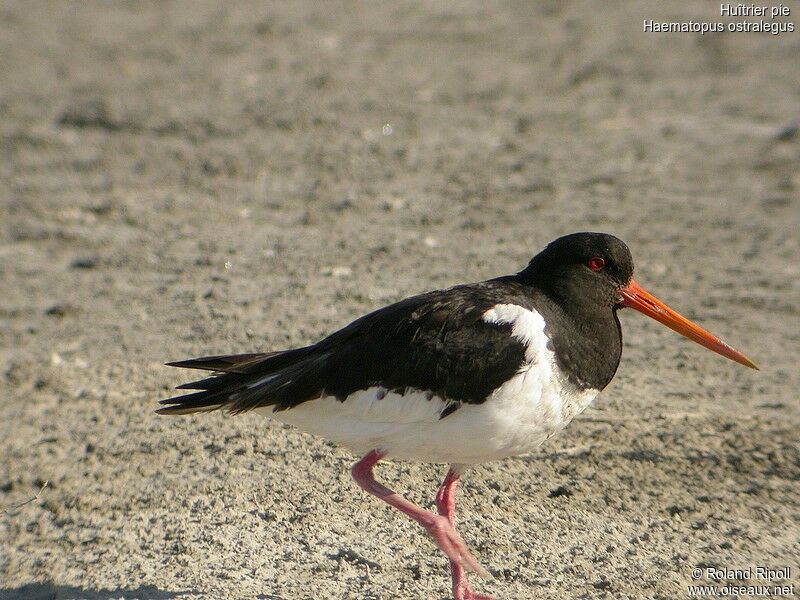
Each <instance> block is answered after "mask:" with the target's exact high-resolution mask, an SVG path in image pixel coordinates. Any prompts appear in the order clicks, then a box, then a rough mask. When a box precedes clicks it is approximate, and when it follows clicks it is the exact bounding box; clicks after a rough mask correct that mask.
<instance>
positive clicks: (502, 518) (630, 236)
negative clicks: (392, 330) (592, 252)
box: [0, 1, 800, 600]
mask: <svg viewBox="0 0 800 600" xmlns="http://www.w3.org/2000/svg"><path fill="white" fill-rule="evenodd" d="M789 4H790V5H791V4H792V3H789ZM323 6H324V9H320V8H319V4H318V3H315V2H299V1H292V2H290V3H289V2H287V3H276V4H270V3H260V2H252V3H237V4H236V5H235V6H233V5H231V6H229V7H228V8H220V7H219V4H218V3H215V2H202V3H201V2H191V3H189V2H186V3H181V2H167V3H162V2H142V3H134V2H82V3H66V2H22V1H19V2H3V3H2V5H0V211H2V212H0V216H1V218H0V225H2V229H0V236H2V237H1V238H0V281H2V293H1V294H0V319H1V323H2V325H1V326H0V363H1V364H0V367H2V370H1V371H0V508H4V509H5V512H3V513H2V514H0V598H2V599H3V600H11V599H14V600H17V599H22V598H25V599H38V600H43V599H58V600H65V599H76V598H88V599H101V598H102V599H106V598H128V599H130V598H142V599H168V598H182V599H183V598H186V599H193V598H260V599H264V600H278V599H284V600H294V599H305V598H313V599H316V598H337V599H338V598H347V599H354V600H355V599H378V598H382V599H405V598H408V599H418V598H425V599H427V598H432V599H443V598H447V597H448V591H449V589H448V588H449V579H448V570H447V565H446V563H445V561H444V560H443V558H442V557H441V556H440V555H439V554H438V553H437V552H435V550H434V548H433V545H432V543H431V542H430V541H429V540H428V539H426V538H425V537H424V536H423V535H422V534H421V533H420V531H418V529H417V528H416V527H415V526H414V525H413V524H411V523H410V522H408V521H406V520H405V519H404V518H403V517H402V516H399V515H397V514H395V513H393V512H391V511H390V510H388V509H387V508H385V507H384V506H382V505H381V504H380V503H378V502H377V501H375V500H374V499H372V498H370V497H367V496H366V495H365V494H363V493H362V492H361V491H360V490H359V489H358V488H357V487H356V485H355V484H354V483H353V482H352V481H351V480H350V478H349V473H348V467H349V465H350V463H351V462H352V461H353V456H351V455H349V454H348V453H347V452H346V451H344V450H341V449H337V448H335V447H333V446H331V445H329V444H328V443H326V442H325V441H321V440H318V439H313V438H311V437H309V436H307V435H305V434H302V433H299V432H297V431H294V430H292V429H289V428H286V427H283V426H280V425H277V424H273V423H270V422H268V421H266V420H264V419H263V418H260V417H258V416H256V415H244V416H240V417H236V418H230V417H227V416H226V415H223V414H212V415H206V416H199V417H192V418H177V419H176V418H173V419H168V418H164V417H158V416H156V415H155V414H154V413H153V409H154V406H155V402H156V401H157V400H158V399H160V398H163V397H165V396H167V395H168V394H169V389H170V387H171V386H173V385H176V384H178V383H181V382H183V381H186V380H187V378H188V376H189V374H188V373H185V372H180V371H176V370H171V369H168V368H166V367H163V366H162V363H163V362H164V361H166V360H175V359H180V358H186V357H190V356H197V355H204V354H214V353H228V352H244V351H248V350H268V349H281V348H288V347H292V346H295V345H299V344H306V343H310V342H313V341H315V340H317V339H318V338H320V337H321V336H323V335H324V334H326V333H328V332H330V331H332V330H333V329H335V328H337V327H339V326H341V325H344V324H346V323H348V322H349V321H350V320H351V319H353V318H355V317H357V316H359V315H361V314H363V313H365V312H367V311H369V310H371V309H374V308H377V307H379V306H381V305H384V304H386V303H388V302H390V301H394V300H398V299H400V298H402V297H405V296H407V295H410V294H413V293H416V292H420V291H423V290H427V289H431V288H436V287H442V286H446V285H449V284H454V283H458V282H462V281H473V280H478V279H482V278H487V277H491V276H495V275H499V274H503V273H507V272H511V271H514V270H517V269H518V268H520V267H521V266H522V265H524V264H525V263H526V261H527V260H528V259H529V257H530V256H531V255H532V254H533V253H535V252H536V251H538V249H539V248H541V247H542V245H543V244H545V243H546V242H548V241H549V240H551V239H552V238H554V237H556V236H557V235H560V234H563V233H567V232H571V231H579V230H587V229H589V230H601V231H608V232H610V233H614V234H617V235H619V236H620V237H621V238H623V239H624V240H626V241H627V242H628V243H629V245H630V246H631V248H632V250H633V253H634V256H635V258H636V260H637V262H638V267H637V273H638V275H637V278H638V279H639V280H640V282H641V283H642V284H644V285H646V286H647V287H648V288H650V289H651V290H652V291H654V292H656V293H657V294H658V295H660V296H662V297H663V298H664V299H666V300H667V301H668V302H670V303H671V304H672V305H674V306H675V307H677V308H679V309H681V310H683V311H684V312H685V313H686V314H687V315H689V316H690V317H692V318H697V319H699V320H700V321H701V322H702V323H703V324H704V325H706V326H707V327H709V328H710V329H711V330H712V331H715V332H717V333H718V334H720V335H721V336H723V337H724V338H726V339H728V340H730V341H731V342H732V343H734V344H735V345H737V346H739V347H741V348H742V349H743V350H744V351H745V352H746V353H747V354H749V355H751V356H752V357H753V358H754V359H755V360H756V361H757V362H758V363H759V364H760V365H761V367H762V370H761V371H760V372H753V371H749V370H747V369H744V368H741V367H738V366H737V365H734V364H733V363H729V362H727V361H724V360H723V359H722V358H720V357H718V356H716V355H714V354H712V353H710V352H706V351H704V350H702V349H700V348H699V347H696V346H694V345H692V344H690V343H689V342H687V341H685V340H683V339H681V338H679V337H678V336H676V335H675V334H673V333H671V332H669V331H668V330H666V329H664V328H662V327H660V326H659V325H657V324H655V323H653V322H650V321H649V320H647V319H645V318H644V317H642V316H641V315H638V314H627V313H626V314H624V315H623V317H622V320H623V327H624V331H625V334H626V350H625V356H624V358H623V363H622V366H621V368H620V371H619V373H618V375H617V377H616V379H615V381H614V382H613V383H612V384H611V386H609V388H608V389H607V390H606V391H605V392H604V393H603V394H602V395H601V397H600V398H599V400H598V401H597V402H596V403H595V406H593V407H592V408H591V409H589V410H588V411H587V412H586V413H585V414H584V415H583V416H581V417H580V418H579V419H577V421H576V422H575V423H573V425H572V426H571V427H570V428H569V430H568V431H567V432H566V433H565V434H564V435H562V436H560V437H558V438H556V439H553V440H551V441H550V442H548V443H547V444H546V445H545V446H543V447H542V448H541V449H539V450H538V451H537V452H535V453H534V454H533V455H531V456H526V457H519V458H516V459H511V460H506V461H503V462H498V463H493V464H487V465H483V466H479V467H476V468H475V469H474V470H473V471H471V472H470V473H468V475H467V477H466V482H465V484H464V488H463V494H462V495H461V498H462V499H461V504H460V506H461V509H462V511H461V515H462V517H461V531H462V533H463V535H464V537H465V538H466V540H467V541H468V543H470V544H471V546H472V547H473V548H474V551H475V553H476V555H477V556H478V558H479V559H480V560H481V561H482V563H483V564H484V565H486V566H487V568H488V569H489V570H490V571H491V573H492V574H493V575H494V580H493V581H489V582H477V585H476V587H477V588H478V589H480V590H482V591H485V592H491V593H493V594H495V595H496V596H497V597H498V598H505V599H512V598H513V599H527V598H551V599H562V598H563V599H566V598H662V599H674V598H685V597H687V590H686V586H687V584H689V583H691V570H692V568H694V567H697V566H701V567H704V566H722V567H729V568H740V569H741V568H747V567H750V566H755V565H762V566H769V567H773V568H778V567H786V566H789V567H792V568H793V569H794V572H793V573H792V575H791V577H790V579H792V580H793V581H792V582H793V583H794V584H795V585H796V586H797V587H800V577H798V575H797V574H798V572H799V570H800V526H798V522H800V483H799V480H800V449H798V433H797V431H798V425H800V403H798V393H797V391H796V390H797V389H798V386H800V374H799V371H798V368H797V356H798V352H799V351H800V328H799V327H798V322H799V321H800V319H798V305H799V303H798V298H799V297H800V287H799V286H798V280H800V268H799V267H798V265H800V248H799V247H798V230H799V229H800V194H799V193H798V189H800V169H798V165H800V134H797V133H796V130H795V129H793V128H792V127H791V124H792V123H795V122H797V120H798V119H800V63H799V62H798V56H800V32H795V33H794V34H782V35H779V36H772V35H769V34H764V33H761V34H756V33H751V34H743V33H740V34H721V35H715V36H712V35H706V36H700V35H697V34H672V35H663V34H662V35H659V34H652V33H643V32H642V31H641V29H642V21H643V19H649V18H652V19H656V20H676V19H677V20H689V19H691V18H693V19H695V20H698V19H699V20H719V17H718V15H715V14H714V11H715V10H718V9H717V8H716V5H712V3H686V2H663V1H659V2H655V1H652V2H643V1H630V2H622V1H620V2H608V3H603V7H602V9H600V8H598V7H599V4H598V3H592V2H570V3H562V2H556V1H550V2H541V3H536V4H533V3H526V2H517V3H494V2H491V3H486V2H477V1H476V2H472V3H468V2H461V3H439V2H436V3H427V4H425V5H424V6H421V5H418V4H415V3H365V4H361V5H355V4H350V3H326V4H324V5H323ZM794 9H795V11H796V12H797V15H793V17H792V18H793V19H794V20H795V23H796V24H798V25H800V6H795V7H794ZM385 125H389V127H390V128H391V131H390V130H389V128H385V127H384V126H385ZM380 472H381V475H382V476H383V477H385V478H386V480H387V481H389V482H390V483H391V485H394V486H396V487H397V488H398V489H400V490H402V491H404V492H405V493H407V494H408V496H409V497H410V498H412V499H414V500H416V501H418V502H421V503H424V504H426V505H428V506H430V505H431V501H432V498H433V493H434V490H435V488H436V485H437V481H438V479H439V477H441V475H442V474H443V472H444V467H443V466H431V465H412V464H402V463H399V464H398V463H389V464H386V465H385V466H383V467H382V468H381V469H380ZM45 481H47V482H49V485H48V486H47V487H46V488H45V489H44V490H43V491H42V492H41V494H40V495H39V496H38V498H36V499H35V500H34V501H32V502H29V503H27V504H25V505H24V506H22V507H19V508H15V507H16V506H17V505H19V504H21V503H23V502H25V501H26V500H28V499H30V498H32V497H33V496H34V495H35V494H36V493H37V492H38V491H39V490H40V488H41V487H42V485H43V484H44V482H45ZM702 582H703V581H702V580H701V583H702ZM762 583H763V582H762ZM773 597H777V596H773Z"/></svg>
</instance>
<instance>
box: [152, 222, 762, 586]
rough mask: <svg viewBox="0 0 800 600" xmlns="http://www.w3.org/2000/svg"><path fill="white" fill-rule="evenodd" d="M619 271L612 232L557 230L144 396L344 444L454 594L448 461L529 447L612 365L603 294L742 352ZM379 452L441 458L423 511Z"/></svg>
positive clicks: (210, 364) (613, 315) (459, 580)
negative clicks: (478, 276) (498, 270)
mask: <svg viewBox="0 0 800 600" xmlns="http://www.w3.org/2000/svg"><path fill="white" fill-rule="evenodd" d="M632 276H633V260H632V258H631V253H630V251H629V250H628V247H627V246H626V245H625V244H624V243H623V242H622V241H621V240H619V239H617V238H616V237H614V236H612V235H608V234H603V233H575V234H572V235H568V236H565V237H562V238H559V239H557V240H555V241H554V242H552V243H551V244H549V245H548V246H547V247H546V248H545V249H544V250H543V251H542V252H540V253H539V254H537V255H536V256H534V257H533V259H532V260H531V261H530V263H529V264H528V266H527V267H526V268H524V269H523V270H522V271H520V272H519V273H517V274H516V275H509V276H505V277H499V278H497V279H490V280H488V281H484V282H481V283H471V284H466V285H458V286H455V287H452V288H449V289H445V290H438V291H433V292H427V293H424V294H420V295H419V296H414V297H412V298H408V299H406V300H403V301H401V302H398V303H396V304H392V305H391V306H387V307H385V308H382V309H380V310H377V311H375V312H373V313H370V314H368V315H366V316H364V317H361V318H360V319H358V320H356V321H354V322H353V323H351V324H350V325H348V326H347V327H345V328H343V329H341V330H339V331H337V332H335V333H333V334H331V335H329V336H328V337H326V338H325V339H323V340H321V341H319V342H317V343H316V344H312V345H310V346H306V347H303V348H296V349H293V350H285V351H280V352H267V353H258V354H237V355H230V356H211V357H207V358H196V359H192V360H185V361H179V362H173V363H168V364H169V365H170V366H174V367H186V368H190V369H202V370H207V371H214V374H213V375H212V376H211V377H208V378H206V379H202V380H200V381H195V382H192V383H187V384H184V385H181V386H179V387H178V389H190V390H199V391H196V392H194V393H189V394H187V395H183V396H178V397H175V398H170V399H167V400H162V401H161V404H163V405H165V406H164V407H163V408H161V409H159V410H158V412H159V413H161V414H164V415H183V414H188V413H196V412H207V411H212V410H218V409H227V410H228V411H229V412H231V413H233V414H238V413H243V412H247V411H251V410H252V411H256V412H258V413H261V414H264V415H266V416H268V417H270V418H272V419H276V420H278V421H282V422H284V423H289V424H292V425H295V426H297V427H299V428H301V429H304V430H305V431H308V432H310V433H313V434H316V435H319V436H323V437H325V438H328V439H330V440H333V441H334V442H338V443H340V444H342V445H344V446H346V447H348V448H350V449H352V450H353V451H355V452H357V453H359V455H360V456H362V458H361V459H360V460H359V461H358V462H356V463H355V465H354V466H353V468H352V475H353V478H354V479H355V481H356V482H357V483H358V485H360V486H361V487H362V488H363V489H364V490H366V491H367V492H369V493H370V494H373V495H374V496H377V497H378V498H380V499H381V500H383V501H384V502H386V503H387V504H389V505H391V506H393V507H395V508H396V509H398V510H399V511H401V512H403V513H405V514H406V515H408V516H409V517H411V518H412V519H413V520H415V521H416V522H417V523H419V524H420V525H421V526H422V527H423V528H424V529H425V530H426V531H427V532H428V533H429V534H430V536H431V537H432V538H433V539H434V541H435V542H436V544H437V545H438V546H439V548H440V549H441V551H442V552H443V553H444V554H445V555H446V556H447V558H448V559H449V560H450V566H451V569H452V585H453V595H454V597H455V600H480V599H488V598H489V596H485V595H483V594H478V593H476V592H474V591H473V590H472V589H471V588H470V586H469V584H468V581H467V578H466V574H465V571H466V570H469V571H473V572H475V573H477V574H479V575H481V576H486V575H488V574H487V572H486V571H485V570H484V569H483V568H482V567H481V566H480V565H479V564H478V561H477V560H476V559H475V558H474V557H473V555H472V554H471V553H470V551H469V550H468V549H467V546H466V544H465V543H464V541H463V540H462V538H461V536H460V535H459V534H458V533H457V532H456V527H455V492H456V486H457V484H458V481H459V477H460V476H461V474H462V473H463V472H464V470H465V468H466V467H467V466H469V465H473V464H476V463H481V462H485V461H490V460H496V459H500V458H504V457H508V456H514V455H518V454H523V453H526V452H530V451H531V450H532V449H534V448H536V447H537V446H539V445H540V444H541V443H542V442H544V441H545V440H546V439H548V438H549V437H550V436H552V435H553V434H555V433H556V432H558V431H559V430H561V429H563V428H564V427H565V426H566V425H567V424H568V423H569V422H570V421H571V420H572V419H573V418H574V417H575V415H577V414H578V413H580V412H581V411H582V410H584V409H585V408H586V407H587V406H588V405H589V403H590V402H591V401H592V400H593V399H594V398H595V397H596V396H597V394H598V393H599V392H600V391H601V390H602V389H603V388H605V387H606V386H607V385H608V383H609V382H610V381H611V379H612V378H613V377H614V373H615V372H616V370H617V366H618V365H619V361H620V356H621V355H622V333H621V330H620V323H619V320H618V319H617V311H618V310H619V309H621V308H624V307H630V308H633V309H636V310H638V311H640V312H642V313H644V314H645V315H647V316H649V317H651V318H653V319H655V320H657V321H659V322H661V323H663V324H664V325H666V326H667V327H670V328H671V329H673V330H675V331H676V332H678V333H680V334H682V335H684V336H686V337H688V338H689V339H691V340H693V341H695V342H697V343H699V344H701V345H703V346H705V347H706V348H709V349H710V350H713V351H715V352H717V353H719V354H721V355H722V356H725V357H727V358H729V359H731V360H734V361H736V362H738V363H740V364H742V365H745V366H747V367H751V368H756V366H755V364H753V362H752V361H750V359H748V358H747V357H745V356H744V355H742V354H741V353H739V352H738V351H736V350H734V349H733V348H731V347H730V346H728V345H727V344H725V343H724V342H722V341H721V340H720V339H718V338H717V337H715V336H713V335H712V334H710V333H709V332H707V331H705V330H704V329H702V328H701V327H700V326H698V325H696V324H694V323H692V322H691V321H689V320H688V319H686V318H684V317H682V316H681V315H679V314H678V313H677V312H675V311H674V310H672V309H671V308H669V307H668V306H667V305H665V304H664V303H663V302H661V301H660V300H658V299H657V298H656V297H654V296H652V295H650V294H649V293H647V292H646V291H644V290H643V289H642V288H641V287H639V285H638V284H637V283H636V282H635V281H634V280H633V278H632ZM384 458H394V459H401V460H415V461H422V462H433V463H449V464H450V469H449V471H448V472H447V475H446V477H445V479H444V482H443V483H442V485H441V487H440V488H439V490H438V492H437V494H436V506H437V509H438V511H437V513H438V514H436V513H433V512H430V511H427V510H424V509H422V508H420V507H418V506H416V505H414V504H413V503H411V502H409V501H408V500H406V499H405V498H403V497H402V496H401V495H400V494H398V493H397V492H395V491H393V490H391V489H389V488H388V487H386V486H385V485H383V484H381V483H379V482H378V481H376V480H375V478H374V476H373V468H374V467H375V465H376V463H378V461H380V460H382V459H384Z"/></svg>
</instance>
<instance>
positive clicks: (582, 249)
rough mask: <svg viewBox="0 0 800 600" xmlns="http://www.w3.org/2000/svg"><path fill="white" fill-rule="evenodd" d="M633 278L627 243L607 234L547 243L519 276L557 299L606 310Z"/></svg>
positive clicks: (561, 239) (616, 302) (580, 234)
mask: <svg viewBox="0 0 800 600" xmlns="http://www.w3.org/2000/svg"><path fill="white" fill-rule="evenodd" d="M632 277H633V258H631V252H630V250H628V247H627V246H626V245H625V243H624V242H623V241H622V240H620V239H619V238H616V237H614V236H613V235H609V234H607V233H590V232H583V233H573V234H570V235H565V236H564V237H560V238H558V239H557V240H555V241H553V242H551V243H550V244H548V246H547V247H546V248H545V249H544V250H542V251H541V252H540V253H539V254H537V255H536V256H534V257H533V258H532V259H531V262H530V264H528V266H527V267H526V268H525V270H523V271H522V272H521V273H520V274H519V278H520V280H521V281H523V282H524V283H528V284H532V285H535V286H536V287H537V288H539V289H540V290H542V291H544V292H545V293H547V294H548V295H550V296H551V297H554V299H556V300H560V301H563V302H565V303H568V304H569V305H571V306H574V307H578V306H580V307H581V308H582V309H584V310H585V309H586V308H589V307H593V308H595V309H599V310H604V311H607V310H609V309H610V308H612V307H614V306H616V305H618V304H619V303H620V300H621V298H620V290H621V289H622V288H624V287H625V286H627V285H628V283H629V282H630V281H631V278H632Z"/></svg>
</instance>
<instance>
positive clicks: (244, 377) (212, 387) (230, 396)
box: [156, 347, 311, 415]
mask: <svg viewBox="0 0 800 600" xmlns="http://www.w3.org/2000/svg"><path fill="white" fill-rule="evenodd" d="M310 349H311V348H310V347H306V348H297V349H295V350H287V351H284V352H269V353H262V354H232V355H226V356H208V357H204V358H193V359H190V360H182V361H177V362H170V363H167V366H170V367H183V368H186V369H200V370H204V371H213V372H214V373H213V375H212V376H211V377H207V378H205V379H200V380H198V381H192V382H190V383H184V384H183V385H179V386H178V387H177V388H176V389H179V390H199V391H196V392H192V393H190V394H184V395H182V396H175V397H173V398H167V399H165V400H161V401H160V404H162V405H163V406H162V408H159V409H158V410H156V412H157V413H158V414H161V415H188V414H192V413H198V412H210V411H213V410H219V409H221V408H226V409H227V410H229V411H230V412H232V413H239V412H244V411H246V410H250V409H252V408H256V407H257V406H268V405H276V409H278V410H280V409H282V408H288V406H282V405H281V404H282V402H285V399H283V397H282V395H281V394H280V393H279V392H280V391H281V389H282V388H285V387H286V386H287V385H289V384H290V383H291V382H292V381H293V379H295V376H296V375H297V371H298V366H301V365H302V363H303V362H304V361H303V359H304V358H305V357H306V356H307V355H308V353H309V351H310ZM301 368H302V367H301Z"/></svg>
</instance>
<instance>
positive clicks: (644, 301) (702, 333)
mask: <svg viewBox="0 0 800 600" xmlns="http://www.w3.org/2000/svg"><path fill="white" fill-rule="evenodd" d="M620 294H621V295H622V304H623V305H624V306H628V307H630V308H634V309H636V310H638V311H639V312H641V313H644V314H646V315H647V316H648V317H650V318H651V319H655V320H656V321H658V322H659V323H663V324H664V325H666V326H667V327H669V328H670V329H672V330H673V331H677V332H678V333H680V334H681V335H683V336H686V337H687V338H689V339H690V340H692V341H694V342H697V343H698V344H700V345H701V346H705V347H706V348H708V349H709V350H713V351H714V352H716V353H717V354H721V355H722V356H724V357H725V358H729V359H731V360H732V361H735V362H737V363H739V364H740V365H744V366H745V367H750V368H751V369H758V367H757V366H756V365H755V363H754V362H753V361H752V360H750V359H749V358H747V357H746V356H745V355H744V354H742V353H741V352H739V351H738V350H734V349H733V348H731V347H730V346H728V344H726V343H725V342H723V341H722V340H721V339H719V338H718V337H717V336H715V335H713V334H711V333H709V332H708V331H706V330H705V329H703V328H702V327H700V326H699V325H697V324H696V323H692V322H691V321H690V320H689V319H687V318H686V317H684V316H682V315H680V314H678V313H677V312H675V311H674V310H672V309H671V308H670V307H669V306H667V305H666V304H664V303H663V302H662V301H661V300H659V299H658V298H656V297H655V296H653V295H652V294H650V293H649V292H646V291H645V290H643V289H642V288H641V287H639V284H638V283H636V282H635V281H633V280H632V279H631V282H630V283H629V284H628V287H624V288H622V289H621V290H620Z"/></svg>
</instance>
